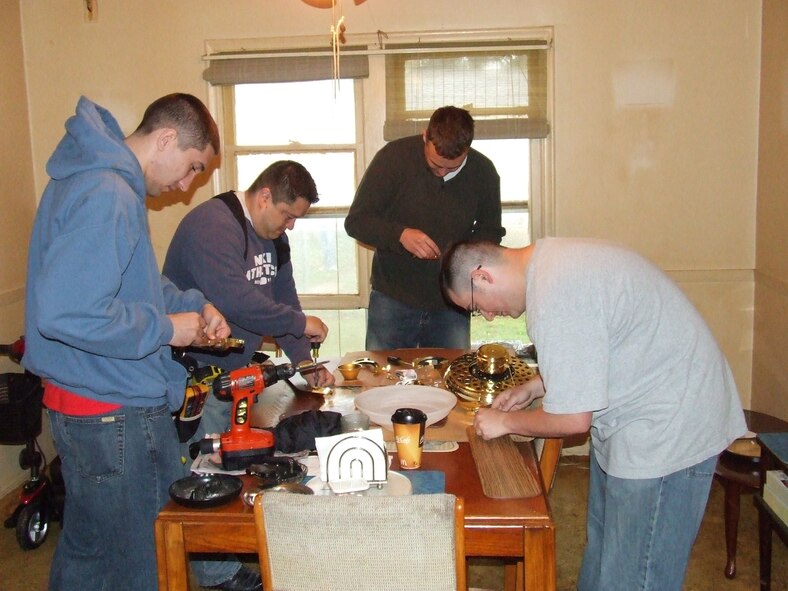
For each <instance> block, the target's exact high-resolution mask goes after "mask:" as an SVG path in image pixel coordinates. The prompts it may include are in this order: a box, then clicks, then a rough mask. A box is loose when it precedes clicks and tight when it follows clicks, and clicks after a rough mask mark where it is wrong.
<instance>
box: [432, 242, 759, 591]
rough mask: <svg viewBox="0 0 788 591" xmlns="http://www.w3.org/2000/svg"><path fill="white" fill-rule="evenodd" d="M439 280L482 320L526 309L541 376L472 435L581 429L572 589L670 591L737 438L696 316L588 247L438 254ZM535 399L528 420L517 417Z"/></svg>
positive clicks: (729, 403) (665, 290) (729, 385)
mask: <svg viewBox="0 0 788 591" xmlns="http://www.w3.org/2000/svg"><path fill="white" fill-rule="evenodd" d="M441 283H442V287H443V290H444V293H445V295H446V297H447V298H448V299H450V300H451V301H453V302H454V304H456V305H457V306H459V307H461V308H463V309H466V310H469V311H471V312H480V313H481V314H482V315H483V316H484V317H485V318H487V319H488V320H491V319H492V318H493V317H495V316H499V315H506V316H511V317H518V316H520V315H522V314H523V313H524V312H525V313H526V316H527V321H528V333H529V335H530V337H531V339H532V340H533V342H534V344H535V346H536V349H537V352H538V355H539V369H540V379H534V380H531V381H529V382H527V383H526V384H524V385H522V386H519V387H516V388H513V389H511V390H508V391H506V392H504V393H502V394H501V395H500V396H498V397H497V398H496V399H495V401H494V402H493V404H492V408H489V409H480V411H479V413H478V414H477V416H476V419H475V421H474V427H475V429H476V431H477V433H479V434H480V435H481V436H482V437H484V438H486V439H490V438H494V437H498V436H500V435H504V434H507V433H518V434H522V435H532V436H537V437H563V436H567V435H571V434H575V433H584V432H586V431H588V430H589V429H590V433H591V459H590V461H591V480H590V486H589V510H588V523H587V529H588V542H587V546H586V551H585V555H584V557H583V567H582V570H581V573H580V579H579V583H578V588H579V589H581V590H582V591H585V590H591V589H600V590H605V591H607V590H610V589H635V588H637V589H643V590H645V589H653V590H659V591H665V590H669V589H676V590H679V589H681V585H682V582H683V579H684V573H685V570H686V565H687V560H688V558H689V552H690V550H691V548H692V544H693V542H694V540H695V536H696V535H697V531H698V528H699V526H700V522H701V519H702V517H703V513H704V510H705V505H706V501H707V499H708V493H709V487H710V485H711V478H712V475H713V473H714V465H715V462H716V457H717V455H718V454H719V453H720V452H721V451H722V450H723V449H725V448H726V447H727V446H728V445H729V444H730V443H731V441H733V440H734V439H735V438H736V437H738V436H740V435H742V434H743V433H744V432H745V431H746V424H745V422H744V415H743V413H742V410H741V403H740V400H739V396H738V393H737V391H736V385H735V383H734V381H733V376H732V375H731V371H730V368H729V367H728V364H727V362H726V360H725V358H724V356H723V354H722V352H721V351H720V349H719V347H718V345H717V343H716V342H715V340H714V337H713V336H712V334H711V332H710V331H709V329H708V327H707V325H706V323H705V322H704V321H703V319H702V318H701V317H700V315H699V314H698V312H697V310H696V309H695V308H694V307H693V306H692V304H691V303H690V302H689V301H688V300H687V298H686V297H685V296H684V294H683V293H682V292H681V290H680V289H679V288H678V287H677V286H676V285H675V284H674V283H673V282H672V281H671V280H670V279H669V278H668V277H667V276H666V275H665V274H664V273H663V272H662V271H660V270H659V269H658V268H657V267H656V266H654V265H653V264H652V263H650V262H649V261H647V260H646V259H644V258H643V257H641V256H639V255H637V254H636V253H634V252H632V251H630V250H628V249H626V248H623V247H621V246H619V245H616V244H612V243H609V242H603V241H599V240H588V239H567V238H549V239H545V240H540V241H538V242H536V243H535V244H532V245H530V246H527V247H525V248H519V249H507V248H502V247H499V246H497V245H494V244H492V243H476V244H470V243H461V244H458V245H456V246H455V247H453V248H452V249H451V250H450V251H449V252H448V253H447V254H446V255H445V259H444V261H443V265H442V270H441ZM526 303H527V307H526ZM526 308H527V311H526ZM539 397H544V400H543V404H542V407H541V408H540V409H534V410H528V411H524V412H516V411H522V410H523V409H525V408H526V407H527V406H529V405H530V404H531V402H533V400H534V399H536V398H539Z"/></svg>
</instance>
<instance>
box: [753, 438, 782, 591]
mask: <svg viewBox="0 0 788 591" xmlns="http://www.w3.org/2000/svg"><path fill="white" fill-rule="evenodd" d="M758 443H759V444H760V445H761V485H760V492H759V493H758V494H756V495H755V506H756V507H757V508H758V539H759V554H760V562H761V591H769V590H770V589H771V586H772V581H771V579H772V531H776V532H777V533H778V534H779V536H780V538H782V541H783V543H786V544H788V523H785V522H784V521H783V520H782V519H780V517H778V516H777V514H776V513H775V512H774V511H772V508H771V507H769V505H767V504H766V502H765V501H764V500H763V484H764V482H766V472H768V471H769V470H785V468H786V466H788V433H763V434H761V435H759V436H758Z"/></svg>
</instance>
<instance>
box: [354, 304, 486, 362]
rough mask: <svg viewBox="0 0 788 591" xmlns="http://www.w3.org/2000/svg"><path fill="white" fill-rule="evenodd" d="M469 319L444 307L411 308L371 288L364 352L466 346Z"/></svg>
mask: <svg viewBox="0 0 788 591" xmlns="http://www.w3.org/2000/svg"><path fill="white" fill-rule="evenodd" d="M470 346H471V322H470V317H469V316H468V314H464V313H462V312H460V311H458V310H453V309H450V308H448V309H446V310H438V311H437V312H431V311H428V310H420V309H418V308H411V307H410V306H406V305H405V304H403V303H400V302H398V301H397V300H395V299H394V298H390V297H389V296H387V295H385V294H383V293H381V292H379V291H376V290H374V289H373V290H372V293H370V295H369V313H368V315H367V342H366V345H365V347H366V348H367V351H380V350H382V349H410V348H415V347H446V348H449V349H469V348H470Z"/></svg>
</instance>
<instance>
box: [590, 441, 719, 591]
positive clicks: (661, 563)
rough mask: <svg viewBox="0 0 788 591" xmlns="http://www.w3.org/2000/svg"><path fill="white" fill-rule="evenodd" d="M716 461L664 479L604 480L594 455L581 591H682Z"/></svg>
mask: <svg viewBox="0 0 788 591" xmlns="http://www.w3.org/2000/svg"><path fill="white" fill-rule="evenodd" d="M716 461H717V458H716V456H714V457H711V458H709V459H707V460H704V461H703V462H700V463H698V464H696V465H694V466H691V467H689V468H686V469H684V470H679V471H678V472H674V473H673V474H668V475H667V476H663V477H661V478H646V479H624V478H616V477H614V476H610V475H608V474H606V473H605V472H604V471H603V470H602V469H601V468H600V467H599V463H598V462H597V461H596V458H595V456H594V452H593V450H591V476H590V481H589V490H588V520H587V524H586V528H587V535H588V540H587V542H586V549H585V553H584V554H583V566H582V568H581V569H580V578H579V581H578V584H577V588H578V590H579V591H616V590H619V589H620V590H621V591H681V587H682V584H683V582H684V575H685V573H686V570H687V562H688V560H689V555H690V551H691V550H692V545H693V544H694V543H695V537H696V536H697V534H698V529H699V528H700V523H701V520H702V519H703V514H704V511H705V509H706V501H707V500H708V497H709V489H710V487H711V480H712V476H713V475H714V466H715V464H716Z"/></svg>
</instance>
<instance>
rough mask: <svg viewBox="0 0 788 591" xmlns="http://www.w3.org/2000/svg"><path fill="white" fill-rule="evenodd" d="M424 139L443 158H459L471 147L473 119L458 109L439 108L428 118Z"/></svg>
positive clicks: (467, 113)
mask: <svg viewBox="0 0 788 591" xmlns="http://www.w3.org/2000/svg"><path fill="white" fill-rule="evenodd" d="M426 138H427V140H428V141H430V142H432V145H433V146H435V151H436V152H438V154H439V155H441V156H442V157H443V158H447V159H449V160H454V159H455V158H459V157H460V156H462V155H463V154H464V153H465V152H467V151H468V148H470V147H471V142H472V141H473V117H471V114H470V113H469V112H468V111H466V110H465V109H460V108H459V107H441V108H440V109H437V110H436V111H435V112H434V113H433V114H432V117H430V122H429V125H427V135H426Z"/></svg>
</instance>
